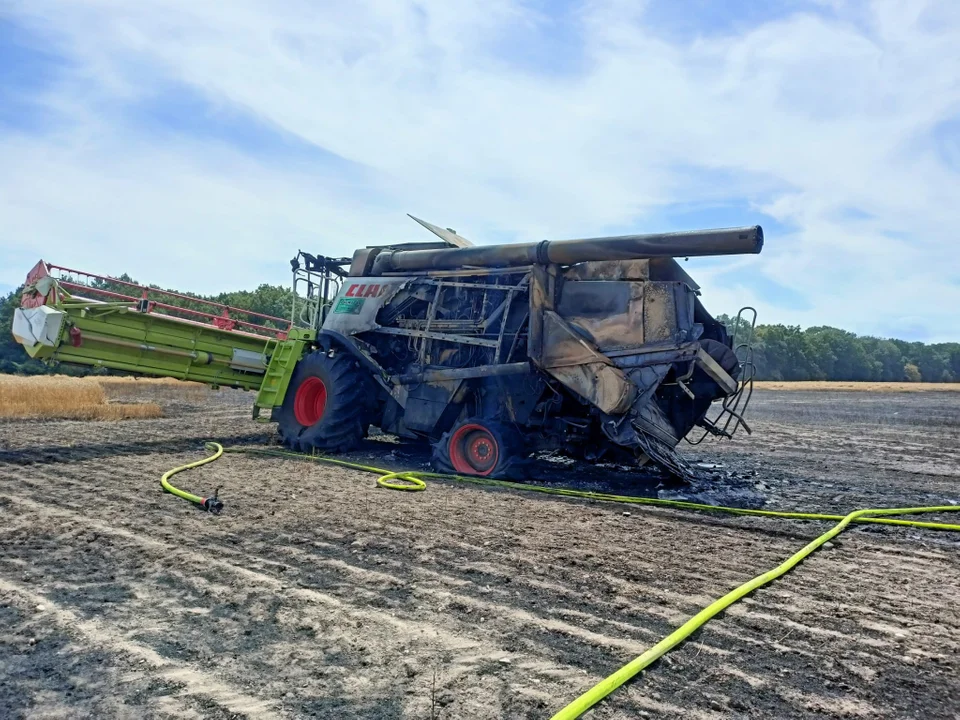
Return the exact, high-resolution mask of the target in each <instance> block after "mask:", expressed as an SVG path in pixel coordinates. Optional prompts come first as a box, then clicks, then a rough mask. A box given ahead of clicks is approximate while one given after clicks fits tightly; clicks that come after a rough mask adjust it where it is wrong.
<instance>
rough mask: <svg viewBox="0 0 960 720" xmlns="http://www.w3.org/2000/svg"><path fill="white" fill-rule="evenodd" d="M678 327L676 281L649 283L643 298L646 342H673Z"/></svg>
mask: <svg viewBox="0 0 960 720" xmlns="http://www.w3.org/2000/svg"><path fill="white" fill-rule="evenodd" d="M678 327H679V326H678V322H677V302H676V295H675V293H674V283H666V282H649V283H647V286H646V288H645V289H644V298H643V328H644V339H645V340H646V342H648V343H656V342H673V341H675V340H676V339H677V330H678Z"/></svg>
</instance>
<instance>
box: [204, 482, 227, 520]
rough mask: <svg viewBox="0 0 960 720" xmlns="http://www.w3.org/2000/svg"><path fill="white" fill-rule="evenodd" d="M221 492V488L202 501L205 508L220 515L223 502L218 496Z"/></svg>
mask: <svg viewBox="0 0 960 720" xmlns="http://www.w3.org/2000/svg"><path fill="white" fill-rule="evenodd" d="M219 494H220V488H217V489H216V490H214V491H213V496H212V497H208V498H204V499H203V502H202V503H201V505H202V507H203V509H204V510H206V511H207V512H209V513H213V514H214V515H219V514H220V513H221V511H222V510H223V502H222V501H221V500H220V498H218V497H217V496H218V495H219Z"/></svg>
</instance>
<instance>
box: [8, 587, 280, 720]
mask: <svg viewBox="0 0 960 720" xmlns="http://www.w3.org/2000/svg"><path fill="white" fill-rule="evenodd" d="M0 593H3V594H5V595H8V596H14V598H15V599H17V600H20V601H21V603H22V605H32V606H33V607H34V608H37V607H42V608H43V610H42V611H40V612H42V614H43V620H44V622H46V623H53V624H55V625H57V626H59V627H60V628H62V629H63V630H65V631H66V632H68V633H70V634H71V635H74V636H79V639H81V640H82V641H84V642H85V643H87V644H88V645H90V646H93V647H94V648H97V649H100V650H104V651H106V652H107V653H109V654H111V655H116V656H119V657H120V658H121V659H122V660H123V661H124V662H125V664H129V665H134V666H143V665H146V666H147V667H148V668H149V672H150V674H151V676H152V677H153V679H154V680H160V681H163V682H165V683H169V684H172V685H174V686H178V687H179V688H180V689H179V690H178V691H177V693H176V695H177V696H193V697H195V698H200V699H202V700H204V701H208V702H213V703H215V704H216V705H218V706H220V707H221V708H223V709H224V710H226V711H228V712H230V713H233V714H236V715H241V716H254V717H257V718H263V719H264V720H276V719H278V718H280V717H281V716H280V715H278V714H277V713H276V712H275V711H274V707H273V705H272V703H269V702H264V701H263V700H261V699H259V698H255V697H252V696H250V695H247V694H246V693H244V692H243V691H242V690H240V689H239V688H236V687H231V686H230V685H227V684H226V683H225V682H224V680H223V678H220V677H214V676H213V675H211V674H209V673H207V672H205V671H204V670H202V669H200V668H199V667H197V666H195V665H190V664H185V663H178V662H174V661H171V660H170V659H169V658H165V657H163V656H161V655H160V654H158V653H157V652H156V651H154V650H153V649H152V648H150V647H147V646H146V645H142V644H140V643H136V642H131V641H130V640H127V639H124V638H123V637H120V636H119V635H118V634H117V632H116V629H115V628H113V627H111V626H109V625H108V624H106V623H103V622H101V621H99V620H96V619H92V618H87V619H83V618H80V617H78V616H77V615H76V614H74V613H73V612H71V611H70V610H68V609H66V608H64V607H62V606H61V605H59V604H57V603H55V602H53V601H52V600H51V599H50V598H49V597H47V596H46V595H43V594H39V593H36V592H34V591H33V590H31V589H30V588H28V587H24V586H23V585H20V584H18V583H15V582H11V581H10V580H6V579H4V578H2V577H0ZM133 672H134V673H140V672H142V670H140V669H139V668H138V669H136V670H134V671H133ZM168 709H171V708H168ZM181 710H182V708H181Z"/></svg>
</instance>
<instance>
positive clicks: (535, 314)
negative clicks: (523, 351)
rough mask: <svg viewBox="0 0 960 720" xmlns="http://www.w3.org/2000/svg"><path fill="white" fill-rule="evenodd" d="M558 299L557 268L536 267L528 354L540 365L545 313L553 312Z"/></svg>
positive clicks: (532, 282) (531, 296)
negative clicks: (547, 311)
mask: <svg viewBox="0 0 960 720" xmlns="http://www.w3.org/2000/svg"><path fill="white" fill-rule="evenodd" d="M556 297H557V268H556V267H555V266H553V265H534V266H533V268H532V269H531V271H530V328H529V333H528V336H527V354H528V355H529V356H530V359H531V360H533V362H534V363H537V364H540V359H541V356H542V355H543V313H544V312H545V311H546V310H553V309H554V306H555V302H556Z"/></svg>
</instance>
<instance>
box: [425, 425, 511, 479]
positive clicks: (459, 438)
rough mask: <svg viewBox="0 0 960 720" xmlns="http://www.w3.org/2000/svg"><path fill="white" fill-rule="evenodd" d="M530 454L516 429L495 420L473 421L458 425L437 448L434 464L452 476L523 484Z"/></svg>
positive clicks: (443, 437)
mask: <svg viewBox="0 0 960 720" xmlns="http://www.w3.org/2000/svg"><path fill="white" fill-rule="evenodd" d="M528 456H529V452H527V449H526V447H525V445H524V442H523V437H522V436H521V435H520V433H519V432H517V431H516V430H515V429H514V428H513V427H511V426H509V425H505V424H503V423H499V422H495V421H492V420H484V419H482V418H469V419H467V420H463V421H461V422H459V423H457V424H456V425H454V426H453V427H452V428H451V429H450V431H449V432H445V433H444V434H443V436H442V437H441V438H440V440H438V441H437V442H436V443H434V445H433V457H432V458H431V464H432V465H433V467H434V469H435V470H436V471H437V472H442V473H448V474H451V475H478V476H481V477H491V478H503V479H510V480H521V479H523V478H524V477H526V474H527V466H528V462H529V461H528Z"/></svg>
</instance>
